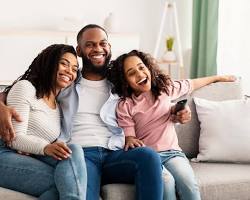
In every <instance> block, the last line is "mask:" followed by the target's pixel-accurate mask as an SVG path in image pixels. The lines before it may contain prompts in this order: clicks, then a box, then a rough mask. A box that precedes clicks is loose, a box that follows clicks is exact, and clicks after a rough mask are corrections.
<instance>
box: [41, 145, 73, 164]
mask: <svg viewBox="0 0 250 200" xmlns="http://www.w3.org/2000/svg"><path fill="white" fill-rule="evenodd" d="M71 153H72V151H71V150H70V148H69V147H68V146H67V145H66V144H65V143H64V142H54V143H52V144H48V145H47V146H46V147H45V148H44V154H45V155H48V156H52V157H53V158H54V159H56V160H63V159H67V158H68V157H69V156H70V154H71Z"/></svg>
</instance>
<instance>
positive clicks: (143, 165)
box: [83, 147, 163, 200]
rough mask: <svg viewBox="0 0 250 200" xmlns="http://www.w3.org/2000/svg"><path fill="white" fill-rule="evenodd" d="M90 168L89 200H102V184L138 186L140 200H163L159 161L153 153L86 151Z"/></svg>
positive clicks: (94, 149)
mask: <svg viewBox="0 0 250 200" xmlns="http://www.w3.org/2000/svg"><path fill="white" fill-rule="evenodd" d="M83 150H84V155H85V161H86V165H87V173H88V183H87V200H99V194H100V186H101V184H109V183H127V184H135V186H136V199H137V200H162V198H163V183H162V167H161V161H160V157H159V156H158V155H157V153H156V152H154V151H153V150H151V149H149V148H146V147H139V148H135V149H131V150H129V151H124V150H118V151H111V150H107V149H104V148H102V147H87V148H83Z"/></svg>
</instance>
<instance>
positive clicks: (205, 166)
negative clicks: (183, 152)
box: [191, 162, 250, 200]
mask: <svg viewBox="0 0 250 200" xmlns="http://www.w3.org/2000/svg"><path fill="white" fill-rule="evenodd" d="M191 165H192V167H193V169H194V172H195V175H196V178H197V181H198V184H199V187H200V192H201V199H203V200H228V199H230V200H239V199H240V200H249V199H250V165H247V164H229V163H192V162H191Z"/></svg>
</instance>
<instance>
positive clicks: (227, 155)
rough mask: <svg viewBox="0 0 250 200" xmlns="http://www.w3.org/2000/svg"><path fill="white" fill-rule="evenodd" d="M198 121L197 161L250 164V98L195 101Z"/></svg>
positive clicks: (197, 99) (199, 99)
mask: <svg viewBox="0 0 250 200" xmlns="http://www.w3.org/2000/svg"><path fill="white" fill-rule="evenodd" d="M194 102H195V105H196V111H197V114H198V118H199V121H200V128H201V130H200V139H199V154H198V156H197V159H196V160H197V161H214V162H220V161H222V162H245V163H250V154H245V153H242V152H250V145H249V143H250V134H249V133H250V126H249V123H250V112H249V111H250V99H237V100H226V101H210V100H205V99H201V98H196V97H195V98H194Z"/></svg>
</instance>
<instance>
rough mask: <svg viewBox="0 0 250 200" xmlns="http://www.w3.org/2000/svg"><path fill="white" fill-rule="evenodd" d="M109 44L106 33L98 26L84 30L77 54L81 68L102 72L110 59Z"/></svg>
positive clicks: (87, 70)
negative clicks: (80, 61)
mask: <svg viewBox="0 0 250 200" xmlns="http://www.w3.org/2000/svg"><path fill="white" fill-rule="evenodd" d="M110 48H111V46H110V44H109V43H108V38H107V34H106V33H105V32H104V31H103V30H102V29H100V28H89V29H87V30H85V31H84V32H83V33H82V35H81V39H80V43H79V44H78V47H77V50H78V56H80V57H81V58H82V61H83V70H84V71H86V72H92V73H99V74H103V73H104V72H105V71H106V69H107V65H108V63H109V61H110V59H111V50H110Z"/></svg>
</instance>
